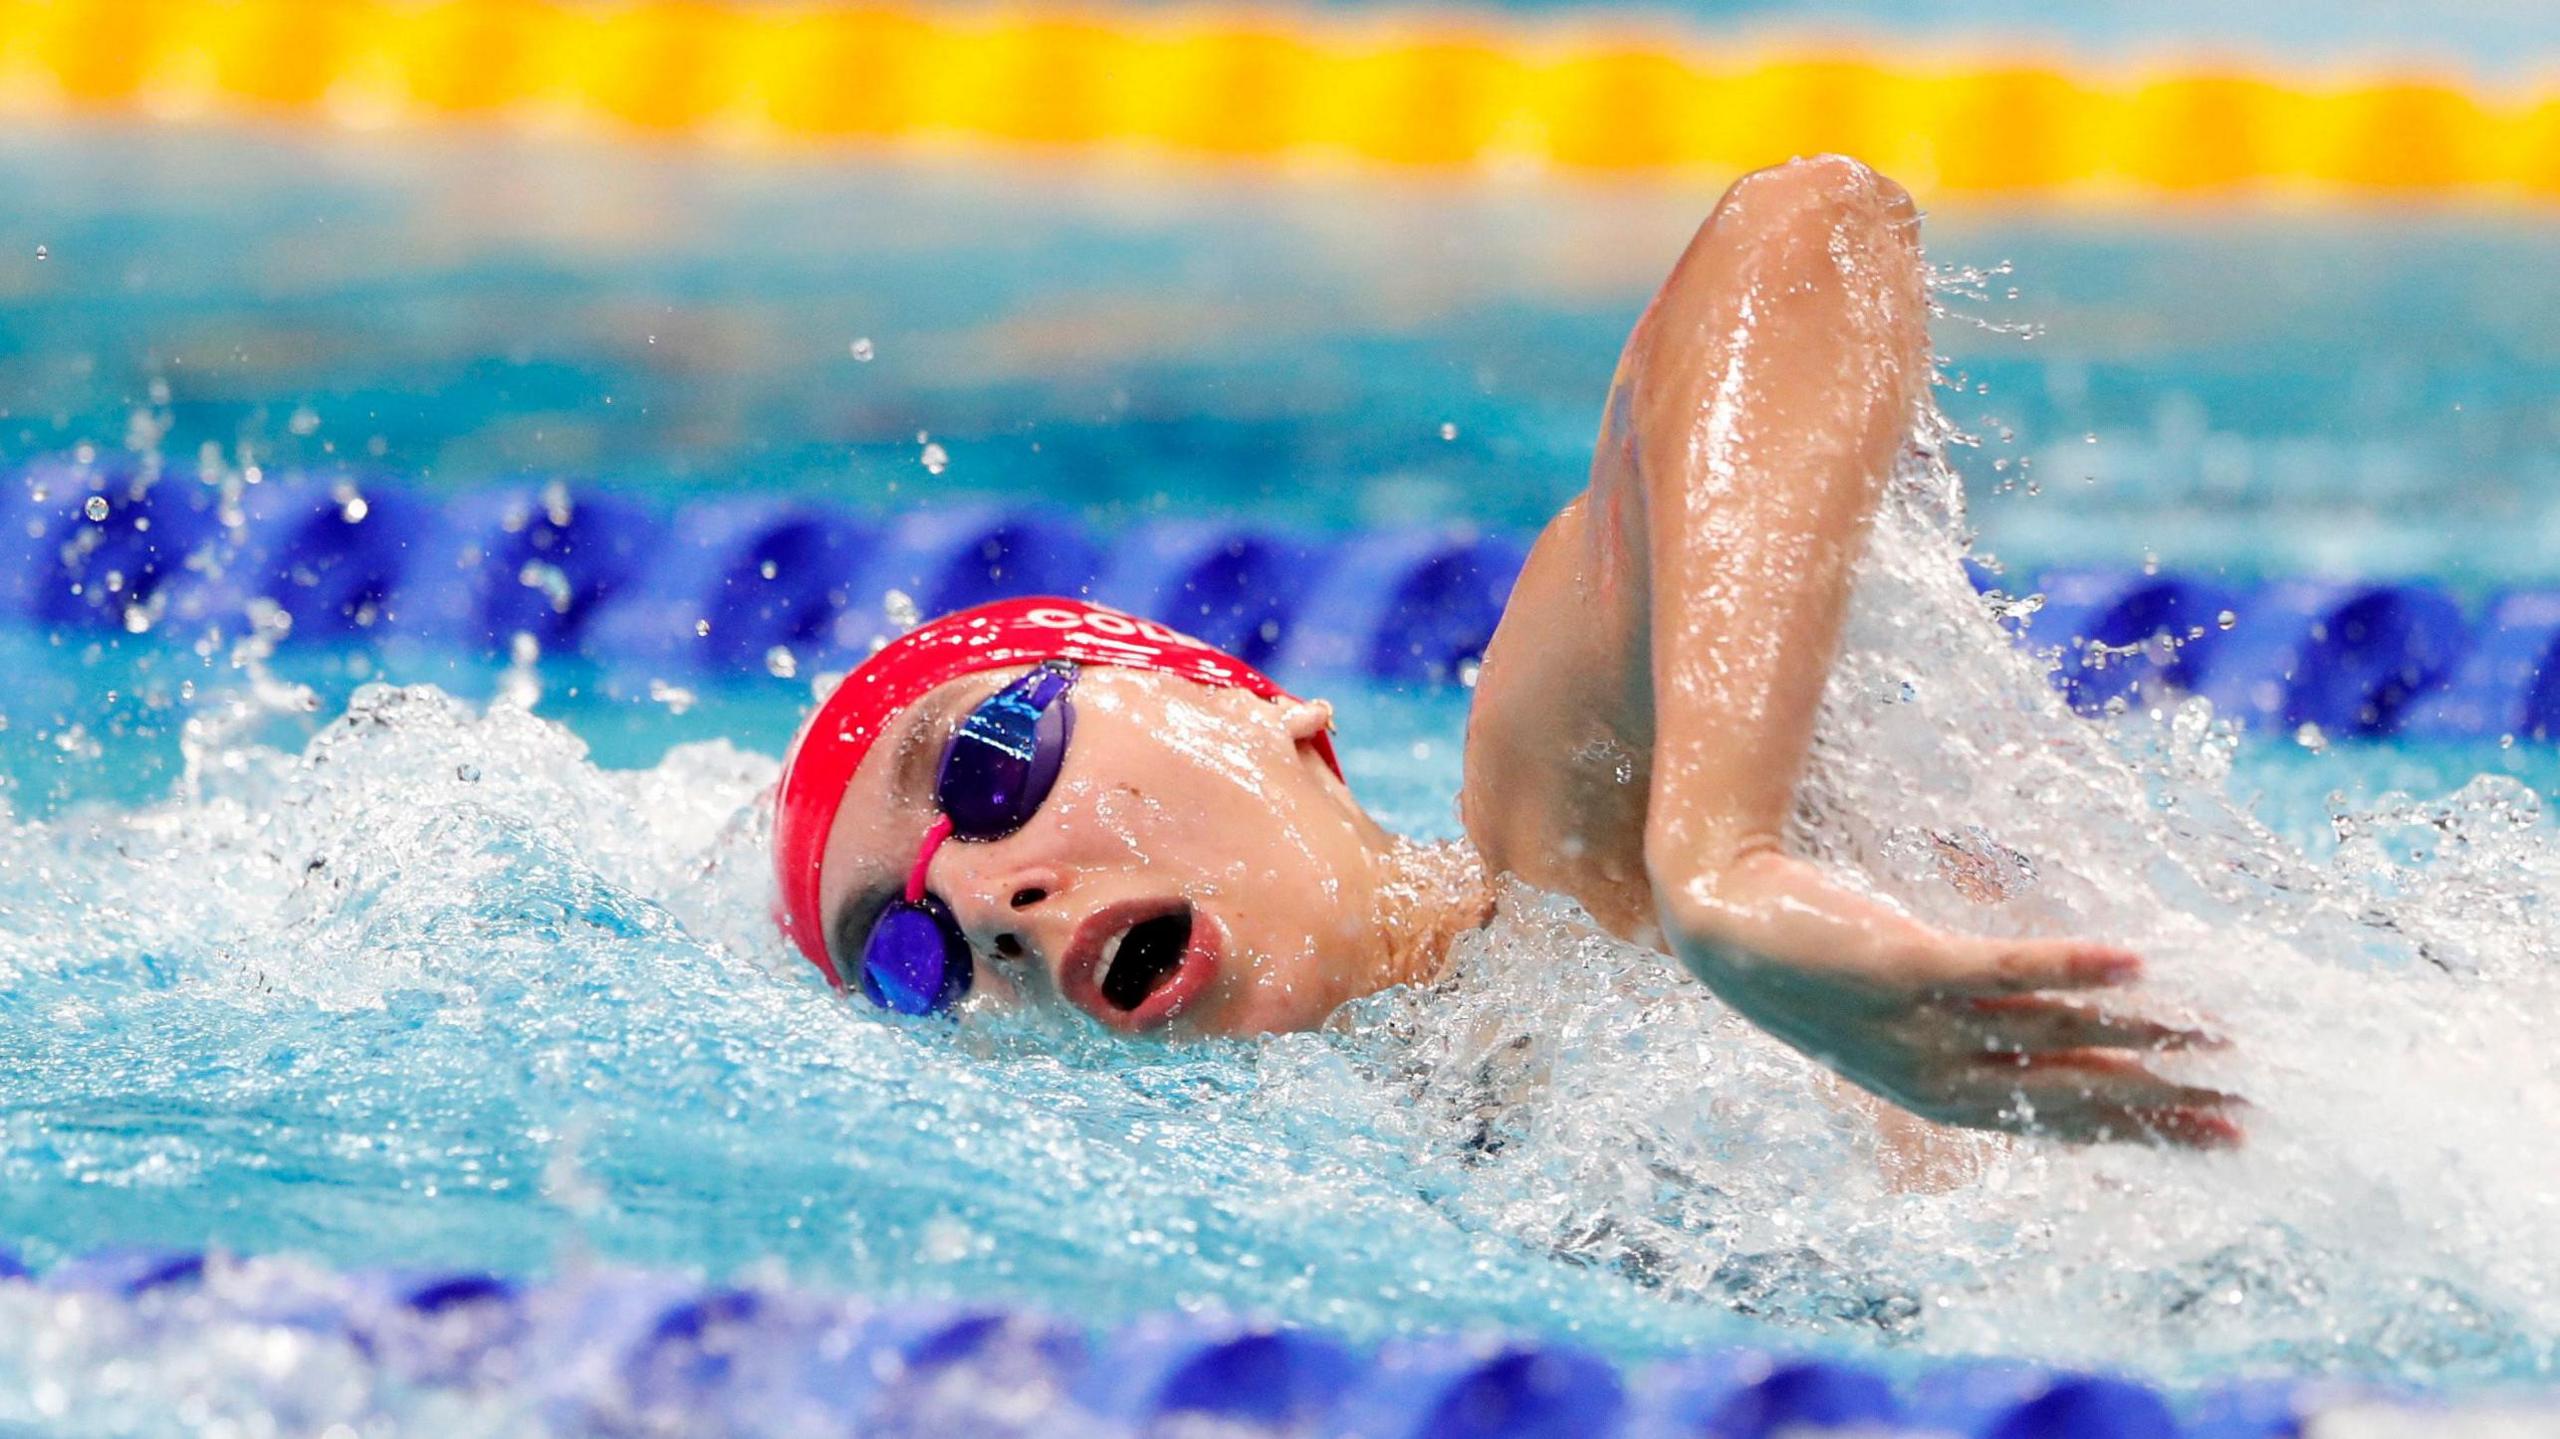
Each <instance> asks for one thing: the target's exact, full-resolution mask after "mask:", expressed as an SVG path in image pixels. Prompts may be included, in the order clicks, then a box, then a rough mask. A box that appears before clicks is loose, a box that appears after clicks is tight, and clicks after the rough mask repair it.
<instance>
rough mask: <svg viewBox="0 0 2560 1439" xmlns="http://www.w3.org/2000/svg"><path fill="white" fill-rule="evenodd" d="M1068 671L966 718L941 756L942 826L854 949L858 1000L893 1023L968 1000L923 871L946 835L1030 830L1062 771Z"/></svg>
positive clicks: (1042, 676) (1046, 676) (1031, 678)
mask: <svg viewBox="0 0 2560 1439" xmlns="http://www.w3.org/2000/svg"><path fill="white" fill-rule="evenodd" d="M1075 682H1076V668H1075V666H1074V665H1071V664H1068V663H1066V662H1065V661H1063V660H1053V661H1051V662H1050V663H1048V664H1045V665H1042V666H1041V667H1040V668H1038V669H1036V670H1033V671H1032V672H1031V673H1029V674H1027V675H1024V676H1023V677H1022V678H1021V679H1018V680H1016V681H1014V682H1013V683H1012V684H1009V685H1007V686H1005V687H1004V688H1003V689H1002V690H1000V691H998V692H997V693H996V694H995V695H994V696H993V697H992V698H990V699H988V700H987V701H986V702H985V703H983V704H981V705H979V706H978V707H977V708H976V709H973V710H971V711H970V712H969V717H968V718H967V719H964V720H962V721H961V722H960V728H959V730H958V732H957V733H955V734H953V735H952V736H951V744H950V747H949V748H947V749H945V750H944V751H943V752H942V769H941V771H940V773H939V775H938V777H937V778H936V779H935V781H934V787H933V800H934V804H935V806H936V807H938V808H939V809H940V810H941V811H942V814H943V823H941V824H937V825H935V826H934V828H933V830H932V831H931V832H930V833H928V834H927V835H926V836H925V841H924V845H923V849H922V852H921V853H920V854H918V856H917V857H916V866H915V870H914V872H913V874H912V875H911V877H910V878H909V879H908V882H907V894H906V897H905V898H904V899H900V900H895V901H892V902H891V903H890V904H889V905H888V906H887V907H886V908H884V909H882V910H881V911H880V917H879V918H878V919H875V920H873V921H872V922H871V933H870V935H869V936H868V937H866V938H865V939H864V940H863V942H862V976H861V988H862V993H863V997H864V998H866V999H868V1000H870V1001H871V1002H872V1003H873V1004H876V1005H878V1006H880V1007H881V1008H882V1009H887V1010H894V1011H895V1012H897V1013H899V1014H933V1013H936V1012H939V1011H941V1010H946V1009H949V1008H950V1007H951V1006H953V1005H955V1004H957V1003H959V1002H960V1000H961V998H962V997H963V996H965V995H966V994H968V992H969V985H970V981H971V979H972V978H973V977H974V965H973V962H972V961H971V959H970V957H969V941H968V939H967V937H966V936H964V935H962V934H961V932H960V926H959V923H958V921H956V920H954V919H953V918H952V915H951V911H950V909H949V908H948V907H947V906H945V905H944V904H943V903H942V901H940V900H938V899H936V898H934V897H933V896H932V895H930V894H927V893H926V892H925V890H924V872H925V867H926V864H927V863H928V862H929V861H930V860H931V859H932V857H933V851H934V849H935V848H936V847H938V846H939V845H940V844H941V842H942V840H943V838H944V837H945V836H946V835H947V836H949V837H951V838H956V839H963V840H974V841H978V842H981V843H983V842H985V841H988V840H997V839H1002V838H1004V837H1005V836H1006V835H1009V834H1011V833H1013V832H1014V831H1015V830H1018V829H1020V828H1022V827H1023V826H1024V825H1026V824H1029V823H1030V822H1031V817H1032V816H1033V815H1035V814H1038V813H1039V812H1040V806H1041V804H1042V803H1044V802H1045V801H1046V800H1047V799H1048V798H1049V791H1050V790H1051V789H1052V788H1053V787H1055V786H1056V784H1057V782H1058V768H1059V766H1060V765H1062V764H1064V763H1065V762H1066V758H1067V741H1068V740H1069V739H1070V738H1071V737H1072V736H1073V735H1074V734H1075V728H1076V711H1075V706H1074V705H1073V704H1071V703H1069V702H1068V700H1067V691H1068V690H1070V689H1072V688H1074V687H1075Z"/></svg>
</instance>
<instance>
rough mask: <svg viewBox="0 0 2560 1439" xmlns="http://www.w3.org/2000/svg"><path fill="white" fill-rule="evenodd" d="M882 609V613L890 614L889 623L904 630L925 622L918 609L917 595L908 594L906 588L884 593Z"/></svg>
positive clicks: (881, 601)
mask: <svg viewBox="0 0 2560 1439" xmlns="http://www.w3.org/2000/svg"><path fill="white" fill-rule="evenodd" d="M880 609H881V611H882V613H884V614H886V615H888V617H889V623H891V624H893V625H896V626H897V627H898V628H899V629H900V630H902V631H904V630H911V629H914V628H915V627H916V626H917V625H919V624H922V623H923V622H924V616H923V614H922V613H920V612H919V611H918V610H917V609H916V600H915V596H913V595H911V594H908V593H907V592H906V591H905V590H891V591H889V593H887V594H885V595H882V596H881V597H880Z"/></svg>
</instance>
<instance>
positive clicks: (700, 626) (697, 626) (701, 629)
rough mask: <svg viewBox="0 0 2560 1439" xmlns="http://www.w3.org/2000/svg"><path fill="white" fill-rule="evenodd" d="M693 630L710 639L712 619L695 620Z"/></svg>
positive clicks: (699, 635) (700, 636) (696, 633)
mask: <svg viewBox="0 0 2560 1439" xmlns="http://www.w3.org/2000/svg"><path fill="white" fill-rule="evenodd" d="M693 632H694V634H695V635H696V636H697V637H699V638H702V639H709V638H710V637H711V621H709V620H708V619H699V620H695V621H694V622H693Z"/></svg>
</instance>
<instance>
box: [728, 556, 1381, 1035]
mask: <svg viewBox="0 0 2560 1439" xmlns="http://www.w3.org/2000/svg"><path fill="white" fill-rule="evenodd" d="M1050 659H1066V660H1073V661H1075V662H1076V663H1078V664H1085V665H1119V666H1122V667H1124V668H1127V669H1140V670H1154V671H1156V672H1157V673H1159V674H1168V675H1178V676H1180V677H1181V678H1183V679H1187V680H1190V681H1191V682H1192V683H1194V684H1203V685H1207V686H1209V687H1210V688H1212V689H1240V690H1244V691H1246V692H1248V693H1250V694H1253V695H1256V696H1258V697H1260V698H1262V699H1267V700H1277V699H1287V698H1288V697H1289V695H1288V692H1287V691H1285V690H1283V689H1281V688H1280V686H1278V685H1276V684H1274V683H1272V681H1271V677H1270V676H1268V675H1266V674H1264V673H1263V672H1262V671H1260V670H1258V669H1255V668H1254V667H1253V666H1251V665H1249V664H1246V663H1245V662H1244V661H1242V660H1240V659H1237V658H1236V657H1235V656H1233V655H1231V654H1228V653H1226V652H1225V651H1223V650H1219V649H1214V648H1212V647H1210V646H1208V645H1204V644H1202V643H1201V642H1200V641H1198V640H1195V639H1193V638H1191V637H1190V636H1189V635H1186V634H1183V633H1181V632H1180V631H1178V630H1173V629H1169V628H1167V627H1165V626H1163V625H1160V624H1157V623H1156V622H1155V621H1153V620H1142V619H1139V618H1138V617H1137V616H1135V615H1130V614H1123V613H1121V612H1120V611H1118V610H1115V609H1108V608H1105V607H1103V606H1101V605H1095V604H1088V603H1086V602H1085V601H1083V600H1070V599H1060V598H1057V597H1055V596H1049V595H1041V596H1035V597H1032V598H1028V599H1018V600H998V601H996V602H995V603H994V604H987V605H980V606H978V607H977V608H976V609H971V610H962V611H960V612H959V613H958V614H951V615H945V616H943V617H942V618H941V619H938V620H935V621H934V622H932V623H931V624H928V625H924V626H922V627H920V628H918V629H916V630H913V631H911V632H909V633H907V634H905V635H901V636H900V637H898V638H897V639H895V640H892V641H890V642H889V644H888V645H887V646H886V647H885V648H883V649H882V650H881V651H880V652H879V653H878V654H875V655H873V656H872V657H871V658H869V659H867V660H864V661H863V662H862V664H861V666H860V667H859V668H857V669H855V670H854V672H853V673H851V674H849V675H846V676H845V677H844V682H843V683H841V684H839V685H837V686H836V688H835V692H834V693H833V694H830V695H828V696H827V698H826V702H825V703H824V704H821V705H819V706H818V712H817V713H816V714H814V715H811V716H810V717H809V722H808V723H807V724H806V725H803V726H802V727H801V729H800V737H799V738H797V739H795V740H793V741H792V742H791V753H790V754H789V755H788V756H787V757H785V758H784V760H783V761H782V783H781V784H780V785H779V786H778V787H777V788H776V790H775V793H774V814H773V875H774V878H775V880H776V881H778V882H779V884H780V886H781V897H780V900H779V901H778V903H777V906H776V910H775V915H774V917H775V919H777V920H778V921H780V923H781V925H782V932H783V933H785V934H787V935H789V936H790V937H791V942H792V943H794V944H796V945H798V946H800V952H801V953H802V954H805V955H807V956H808V957H809V962H810V963H812V964H814V965H816V966H817V967H818V971H819V972H820V973H822V974H824V975H825V976H826V977H827V983H829V984H832V985H834V986H835V987H836V988H838V989H842V988H844V977H843V976H842V975H840V974H838V973H837V972H836V965H835V960H834V959H833V958H831V957H830V956H829V955H828V954H827V929H826V922H825V920H824V919H823V918H822V917H821V916H820V915H819V913H818V872H819V870H820V868H821V867H822V866H823V865H824V864H825V862H826V856H827V835H828V834H829V833H830V832H831V831H833V830H834V828H835V823H836V811H837V809H838V808H840V807H841V806H842V805H843V803H844V792H845V789H846V787H847V786H849V785H851V784H852V783H853V772H854V771H855V770H856V769H859V768H860V767H861V765H862V757H863V756H864V755H865V754H868V753H869V752H870V750H871V745H872V742H873V741H874V740H877V739H878V738H879V737H880V736H881V735H883V734H885V733H887V732H888V729H889V722H890V721H891V720H894V719H896V718H897V717H898V715H899V714H900V713H901V712H902V711H904V710H905V709H906V707H907V706H909V705H911V704H914V703H915V702H916V701H917V700H920V699H922V698H924V697H925V696H926V695H928V694H931V693H932V692H933V691H935V690H936V689H939V688H941V687H942V686H943V685H946V684H949V683H950V682H951V681H953V680H956V679H958V678H960V677H961V676H962V675H972V674H977V673H978V672H980V671H982V670H995V669H1005V668H1008V667H1010V666H1014V665H1029V664H1037V663H1039V662H1040V661H1042V660H1050ZM1315 743H1316V752H1317V753H1318V754H1320V755H1322V756H1323V757H1324V762H1325V763H1326V764H1327V765H1330V766H1331V767H1332V769H1333V772H1334V773H1335V774H1337V775H1339V774H1341V773H1342V763H1341V761H1339V760H1337V759H1335V758H1334V754H1333V739H1332V737H1331V736H1330V735H1318V736H1316V741H1315Z"/></svg>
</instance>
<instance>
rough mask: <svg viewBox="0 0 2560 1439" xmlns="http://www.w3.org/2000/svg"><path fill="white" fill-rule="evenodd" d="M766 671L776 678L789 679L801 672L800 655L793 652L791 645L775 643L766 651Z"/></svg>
mask: <svg viewBox="0 0 2560 1439" xmlns="http://www.w3.org/2000/svg"><path fill="white" fill-rule="evenodd" d="M764 672H765V673H766V674H769V675H771V676H773V677H774V678H775V679H778V680H787V679H789V678H791V677H792V676H793V675H796V674H798V673H800V657H799V656H798V655H795V654H793V653H792V652H791V646H789V645H775V646H774V647H773V648H772V649H769V650H766V651H765V652H764Z"/></svg>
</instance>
